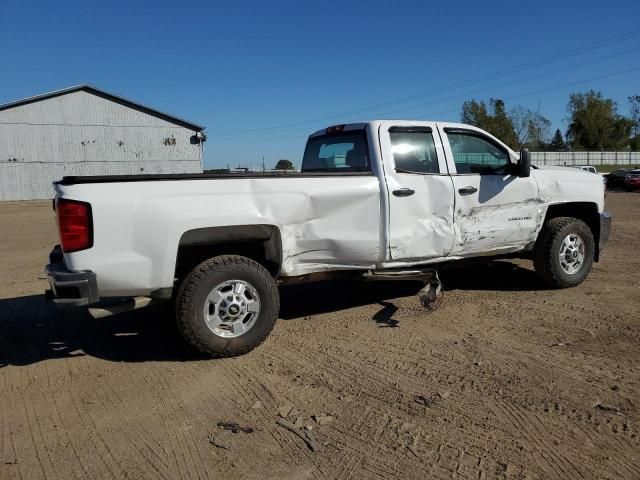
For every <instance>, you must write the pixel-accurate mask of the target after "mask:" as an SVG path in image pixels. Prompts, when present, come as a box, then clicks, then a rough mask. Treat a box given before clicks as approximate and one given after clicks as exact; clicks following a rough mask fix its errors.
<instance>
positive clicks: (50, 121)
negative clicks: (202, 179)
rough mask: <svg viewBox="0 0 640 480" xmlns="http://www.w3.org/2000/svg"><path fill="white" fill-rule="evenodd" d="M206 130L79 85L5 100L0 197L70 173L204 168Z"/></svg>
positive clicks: (39, 195)
mask: <svg viewBox="0 0 640 480" xmlns="http://www.w3.org/2000/svg"><path fill="white" fill-rule="evenodd" d="M203 130H204V127H201V126H199V125H196V124H194V123H191V122H188V121H186V120H182V119H180V118H177V117H174V116H172V115H168V114H166V113H162V112H160V111H158V110H155V109H153V108H149V107H146V106H144V105H141V104H139V103H136V102H133V101H131V100H127V99H125V98H122V97H119V96H117V95H113V94H111V93H108V92H105V91H103V90H99V89H97V88H95V87H92V86H90V85H80V86H77V87H71V88H67V89H64V90H58V91H56V92H51V93H47V94H44V95H39V96H36V97H31V98H27V99H24V100H19V101H17V102H12V103H9V104H5V105H0V200H32V199H48V198H52V197H53V187H52V185H51V183H52V182H53V181H55V180H59V179H60V178H62V177H63V176H65V175H128V174H154V173H201V172H202V154H203V142H204V140H205V138H206V137H205V135H204V133H203Z"/></svg>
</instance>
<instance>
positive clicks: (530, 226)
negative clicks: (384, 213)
mask: <svg viewBox="0 0 640 480" xmlns="http://www.w3.org/2000/svg"><path fill="white" fill-rule="evenodd" d="M440 132H441V135H442V140H443V147H444V151H445V153H446V155H447V160H448V165H449V169H450V170H451V178H452V180H453V186H454V194H455V213H454V223H455V241H454V245H453V248H452V250H451V255H454V256H466V255H472V254H477V253H483V254H492V253H500V252H501V251H504V252H507V251H514V250H518V249H519V248H520V247H524V246H526V245H528V244H530V243H531V242H534V241H535V239H536V235H537V232H538V230H539V227H540V225H541V222H542V220H543V216H544V210H543V209H542V207H541V204H540V202H539V199H538V186H537V184H536V182H535V179H534V178H533V177H528V178H520V177H518V176H516V175H512V174H511V173H510V172H511V167H510V163H512V162H513V161H514V159H512V158H511V156H510V154H509V151H508V150H507V149H506V148H505V146H504V145H503V144H501V142H498V141H497V140H496V139H495V138H493V137H491V136H490V135H487V134H485V133H484V132H482V131H477V130H473V129H463V128H446V127H445V128H441V129H440Z"/></svg>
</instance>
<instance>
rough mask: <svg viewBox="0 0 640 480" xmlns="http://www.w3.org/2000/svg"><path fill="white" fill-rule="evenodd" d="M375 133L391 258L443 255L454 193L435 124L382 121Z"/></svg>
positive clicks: (449, 237)
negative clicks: (384, 185)
mask: <svg viewBox="0 0 640 480" xmlns="http://www.w3.org/2000/svg"><path fill="white" fill-rule="evenodd" d="M379 136H380V149H381V153H382V158H383V164H384V169H385V177H386V181H387V195H388V199H389V234H388V239H389V256H390V258H391V260H394V261H408V262H411V261H415V262H419V261H421V260H428V259H433V258H441V257H446V256H447V255H449V252H450V251H451V247H452V245H453V239H454V229H453V204H454V194H453V184H452V182H451V177H450V176H449V172H448V170H447V164H446V161H445V157H444V151H443V148H442V142H441V141H440V137H439V135H438V132H437V130H436V125H435V123H431V122H412V121H404V122H397V121H396V122H393V121H389V122H382V123H381V124H380V127H379Z"/></svg>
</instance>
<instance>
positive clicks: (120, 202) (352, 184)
mask: <svg viewBox="0 0 640 480" xmlns="http://www.w3.org/2000/svg"><path fill="white" fill-rule="evenodd" d="M54 186H55V191H56V197H55V209H56V212H57V221H58V228H59V230H60V245H59V246H56V248H54V251H53V252H52V254H51V256H50V264H49V265H47V267H46V270H47V273H48V278H49V283H50V286H51V290H50V291H49V292H48V293H49V296H50V297H51V298H52V299H53V300H54V301H55V302H57V303H66V304H70V305H89V306H91V305H94V306H95V305H97V306H98V307H99V306H100V305H101V304H104V303H105V301H110V302H111V307H104V308H103V310H102V312H103V313H104V311H107V312H111V311H117V305H116V308H115V310H113V308H114V307H113V304H114V301H115V299H116V298H118V299H123V297H124V299H126V300H127V301H128V302H129V304H131V305H132V308H133V307H136V306H140V305H144V304H146V303H148V302H149V301H151V300H153V301H159V300H173V301H174V303H175V314H176V320H177V323H178V325H179V327H180V330H181V331H182V333H183V334H184V337H185V338H186V339H187V341H188V342H190V343H191V344H192V345H193V346H194V347H195V348H196V349H198V350H200V351H202V352H204V353H206V354H208V355H211V356H214V357H220V356H233V355H239V354H242V353H245V352H248V351H249V350H251V349H252V348H254V347H255V346H257V345H258V344H260V343H261V342H262V341H263V340H264V339H265V338H266V337H267V335H268V334H269V332H270V331H271V329H272V328H273V325H274V323H275V321H276V318H277V316H278V310H279V296H278V288H277V285H278V284H279V283H284V282H291V281H312V280H314V279H318V278H320V277H322V278H325V277H327V276H331V275H337V274H340V275H345V274H350V275H353V276H358V277H363V278H369V279H378V278H417V277H419V276H420V275H422V277H420V278H423V279H424V278H427V279H428V280H426V281H425V283H426V284H427V287H426V288H427V290H428V292H427V293H428V294H429V295H423V297H422V298H421V299H422V300H423V303H425V304H426V305H428V304H429V303H430V302H432V301H433V300H434V298H435V296H437V294H438V291H439V288H440V286H439V284H438V280H437V279H438V277H437V272H436V270H435V269H436V268H437V266H438V265H439V264H442V263H443V262H451V261H455V260H461V259H465V258H468V257H477V256H491V257H499V256H512V257H521V258H531V259H533V262H534V265H535V269H536V272H537V273H538V275H539V276H540V278H541V280H542V281H543V282H545V283H546V284H547V285H549V286H550V287H555V288H562V287H571V286H574V285H578V284H579V283H581V282H582V281H583V280H584V279H585V277H586V276H587V275H588V273H589V271H590V270H591V267H592V264H593V262H594V261H598V258H599V255H600V251H601V249H602V247H603V245H604V244H605V243H606V241H607V239H608V236H609V231H610V225H611V217H610V215H609V214H608V213H606V212H605V211H604V186H603V184H602V181H601V180H600V178H599V177H598V176H596V175H592V174H589V173H587V172H581V171H578V170H576V169H574V168H563V167H554V168H542V167H541V168H535V167H531V165H530V159H529V153H528V152H527V151H526V150H524V149H523V151H522V152H521V153H520V155H518V154H516V153H515V152H513V151H512V150H511V149H509V148H508V147H507V146H506V145H505V144H504V143H502V142H501V141H500V140H498V139H497V138H495V137H493V136H492V135H489V134H488V133H486V132H484V131H482V130H480V129H478V128H475V127H472V126H468V125H462V124H453V123H441V122H423V121H388V120H384V121H371V122H366V123H353V124H347V125H336V126H332V127H329V128H327V129H324V130H320V131H318V132H316V133H314V134H312V135H311V136H310V137H309V139H308V142H307V145H306V149H305V152H304V158H303V161H302V168H301V172H299V173H289V174H282V173H279V174H269V173H267V174H222V175H220V174H215V175H213V174H194V175H189V174H186V175H184V174H183V175H135V176H105V177H65V178H63V179H62V180H61V181H58V182H56V183H55V184H54ZM429 275H430V276H429ZM429 279H430V280H429ZM423 293H424V292H423ZM125 308H129V307H125ZM95 311H97V312H98V313H99V312H100V310H99V309H95Z"/></svg>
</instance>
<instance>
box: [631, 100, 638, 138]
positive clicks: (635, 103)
mask: <svg viewBox="0 0 640 480" xmlns="http://www.w3.org/2000/svg"><path fill="white" fill-rule="evenodd" d="M629 103H630V104H631V121H632V122H633V127H632V135H633V136H634V137H636V136H637V135H638V134H640V95H631V96H630V97H629Z"/></svg>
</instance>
